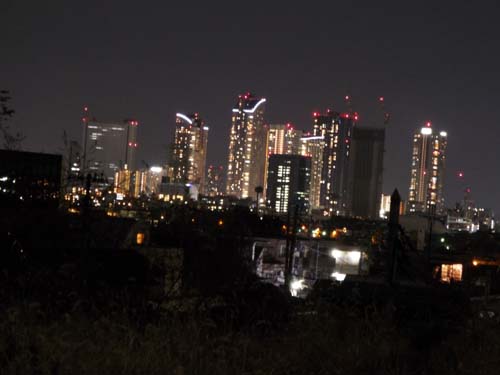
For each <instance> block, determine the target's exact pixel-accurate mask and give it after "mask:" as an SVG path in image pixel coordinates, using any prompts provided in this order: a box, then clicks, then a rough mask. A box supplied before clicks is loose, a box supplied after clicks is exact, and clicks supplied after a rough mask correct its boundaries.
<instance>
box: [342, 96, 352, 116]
mask: <svg viewBox="0 0 500 375" xmlns="http://www.w3.org/2000/svg"><path fill="white" fill-rule="evenodd" d="M344 102H345V105H346V107H347V112H348V113H349V114H351V113H352V101H351V96H350V95H346V96H344Z"/></svg>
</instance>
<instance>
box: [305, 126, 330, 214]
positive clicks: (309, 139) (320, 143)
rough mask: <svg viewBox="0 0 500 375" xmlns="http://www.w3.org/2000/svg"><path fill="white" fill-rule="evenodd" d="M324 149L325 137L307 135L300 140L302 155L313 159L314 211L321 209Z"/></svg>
mask: <svg viewBox="0 0 500 375" xmlns="http://www.w3.org/2000/svg"><path fill="white" fill-rule="evenodd" d="M324 148H325V138H324V137H323V136H311V135H306V136H304V137H302V138H301V139H300V155H302V156H308V157H310V158H311V181H310V188H309V203H310V206H311V208H312V209H315V208H319V207H320V195H321V174H322V172H323V150H324Z"/></svg>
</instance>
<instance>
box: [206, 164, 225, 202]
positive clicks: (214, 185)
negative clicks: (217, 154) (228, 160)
mask: <svg viewBox="0 0 500 375" xmlns="http://www.w3.org/2000/svg"><path fill="white" fill-rule="evenodd" d="M224 193H225V186H224V167H223V166H222V165H219V166H214V165H211V166H209V167H208V169H207V182H206V188H205V195H208V196H210V197H215V196H217V195H223V194H224Z"/></svg>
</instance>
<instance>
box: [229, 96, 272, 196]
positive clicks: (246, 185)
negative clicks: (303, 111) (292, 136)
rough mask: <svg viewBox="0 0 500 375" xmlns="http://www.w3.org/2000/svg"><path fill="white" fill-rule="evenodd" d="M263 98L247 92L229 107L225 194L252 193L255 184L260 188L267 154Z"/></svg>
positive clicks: (253, 192)
mask: <svg viewBox="0 0 500 375" xmlns="http://www.w3.org/2000/svg"><path fill="white" fill-rule="evenodd" d="M265 102H266V99H264V98H261V99H259V98H256V97H255V96H253V95H252V94H250V93H247V94H244V95H240V96H239V97H238V101H237V103H236V105H235V106H234V108H233V116H232V125H231V133H230V137H229V158H228V159H229V160H228V166H227V181H226V192H227V194H228V195H233V196H236V197H238V198H247V197H254V196H255V188H256V187H257V186H260V187H262V188H264V183H265V176H266V154H267V152H266V151H267V150H266V149H267V146H266V141H267V128H266V127H265V126H264V103H265Z"/></svg>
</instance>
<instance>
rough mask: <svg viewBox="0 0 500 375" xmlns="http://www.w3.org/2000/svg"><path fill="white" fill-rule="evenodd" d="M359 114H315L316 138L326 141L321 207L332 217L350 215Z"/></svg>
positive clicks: (314, 131) (314, 128) (330, 112)
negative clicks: (354, 133)
mask: <svg viewBox="0 0 500 375" xmlns="http://www.w3.org/2000/svg"><path fill="white" fill-rule="evenodd" d="M357 119H358V116H357V114H355V113H338V112H333V111H330V110H328V111H327V112H326V114H320V113H317V112H315V113H314V114H313V121H314V123H313V135H314V136H322V137H324V142H325V144H324V149H323V165H322V174H321V186H320V205H321V206H322V207H323V208H324V210H325V211H326V212H327V213H328V214H330V215H346V214H347V213H348V211H349V161H350V159H351V155H350V153H351V151H350V148H351V138H352V131H353V128H354V124H355V122H356V121H357Z"/></svg>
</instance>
